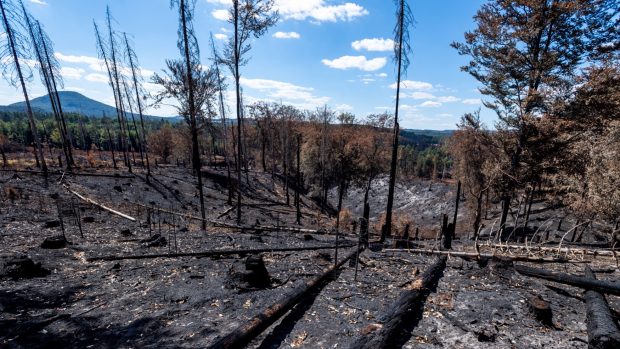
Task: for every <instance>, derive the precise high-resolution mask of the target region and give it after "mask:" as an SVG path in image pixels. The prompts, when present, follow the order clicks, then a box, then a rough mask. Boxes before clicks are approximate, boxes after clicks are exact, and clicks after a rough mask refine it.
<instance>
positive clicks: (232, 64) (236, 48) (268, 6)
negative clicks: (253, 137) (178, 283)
mask: <svg viewBox="0 0 620 349" xmlns="http://www.w3.org/2000/svg"><path fill="white" fill-rule="evenodd" d="M240 3H241V4H240ZM273 5H274V1H273V0H233V7H232V9H231V11H230V17H229V22H230V23H231V24H232V25H233V27H234V32H235V35H234V37H233V38H231V40H230V41H229V43H228V45H227V46H226V48H225V51H224V56H225V61H224V63H225V64H227V65H228V67H229V68H230V71H231V72H232V74H233V76H234V78H235V93H236V97H237V98H236V99H237V108H236V113H237V168H236V170H237V186H238V187H237V222H238V223H239V222H241V161H242V160H241V159H242V151H241V147H242V144H243V141H242V139H241V127H243V123H242V113H243V111H242V102H241V86H240V79H241V72H240V70H239V68H240V66H242V65H244V64H245V63H247V60H245V59H244V58H243V56H244V55H245V54H247V52H249V51H250V49H251V45H250V43H249V42H248V40H249V39H250V38H251V37H252V36H254V37H255V38H259V37H260V36H262V35H263V34H265V32H267V30H268V29H269V28H270V27H272V26H273V25H275V24H276V22H277V20H278V13H277V12H273V11H272V8H273Z"/></svg>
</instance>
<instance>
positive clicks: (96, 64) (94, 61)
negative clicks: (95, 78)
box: [54, 52, 105, 71]
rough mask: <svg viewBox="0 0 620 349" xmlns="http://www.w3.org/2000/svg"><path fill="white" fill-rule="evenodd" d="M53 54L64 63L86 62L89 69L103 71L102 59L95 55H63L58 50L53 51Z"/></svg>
mask: <svg viewBox="0 0 620 349" xmlns="http://www.w3.org/2000/svg"><path fill="white" fill-rule="evenodd" d="M54 56H56V58H57V59H58V60H59V61H61V62H66V63H76V64H87V65H88V66H89V67H90V69H92V70H95V71H104V67H103V66H104V64H105V63H104V61H103V60H102V59H99V58H97V57H92V56H73V55H64V54H62V53H60V52H56V53H54Z"/></svg>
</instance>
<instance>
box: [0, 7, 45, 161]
mask: <svg viewBox="0 0 620 349" xmlns="http://www.w3.org/2000/svg"><path fill="white" fill-rule="evenodd" d="M0 11H1V12H2V21H3V22H4V28H5V29H6V36H7V39H8V41H9V47H10V50H11V55H12V56H13V57H12V58H13V62H14V64H15V71H16V72H17V76H18V79H19V83H20V85H21V88H22V92H23V94H24V101H25V102H26V112H27V114H28V122H29V124H30V132H32V137H33V138H34V144H35V147H36V149H35V160H36V162H37V166H39V167H40V168H41V170H42V171H43V172H44V173H47V164H46V163H45V157H44V156H43V147H42V146H41V140H40V139H39V135H38V132H37V127H36V124H35V122H34V113H33V112H32V106H31V105H30V99H29V98H28V90H27V89H26V82H25V79H24V75H23V73H22V68H21V65H20V62H19V55H18V54H17V48H16V46H15V39H14V33H13V30H12V27H11V24H10V23H9V20H8V18H7V13H6V10H5V8H4V4H3V3H2V1H0Z"/></svg>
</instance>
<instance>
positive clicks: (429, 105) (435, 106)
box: [420, 101, 441, 108]
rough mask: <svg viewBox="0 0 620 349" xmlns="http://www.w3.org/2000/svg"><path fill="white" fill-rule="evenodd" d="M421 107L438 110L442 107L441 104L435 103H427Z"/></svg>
mask: <svg viewBox="0 0 620 349" xmlns="http://www.w3.org/2000/svg"><path fill="white" fill-rule="evenodd" d="M420 107H424V108H438V107H441V103H439V102H433V101H426V102H424V103H422V104H420Z"/></svg>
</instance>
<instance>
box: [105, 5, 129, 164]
mask: <svg viewBox="0 0 620 349" xmlns="http://www.w3.org/2000/svg"><path fill="white" fill-rule="evenodd" d="M106 19H107V20H106V22H107V25H108V49H109V50H110V51H109V53H110V56H109V58H110V67H111V68H112V77H113V78H114V84H113V85H114V86H115V87H116V88H115V89H114V90H115V91H116V94H117V95H118V107H119V109H120V110H119V115H120V129H121V134H120V136H121V144H122V145H123V152H124V153H125V160H126V165H127V170H128V171H129V172H130V173H131V172H132V169H131V160H130V159H129V146H128V144H127V140H128V139H129V130H128V129H127V119H126V114H125V107H124V103H123V93H122V89H121V72H120V67H119V66H120V63H119V60H118V56H117V50H116V45H117V44H116V33H115V32H114V30H112V14H111V12H110V7H109V6H108V7H107V8H106Z"/></svg>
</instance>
